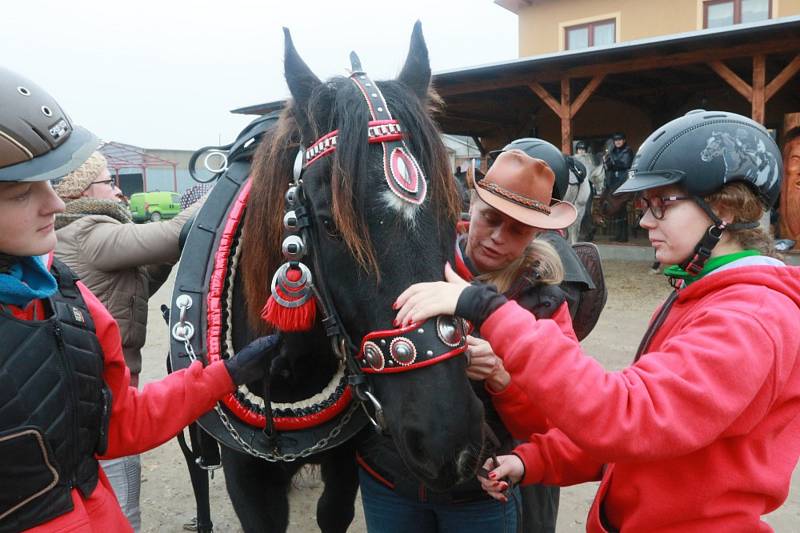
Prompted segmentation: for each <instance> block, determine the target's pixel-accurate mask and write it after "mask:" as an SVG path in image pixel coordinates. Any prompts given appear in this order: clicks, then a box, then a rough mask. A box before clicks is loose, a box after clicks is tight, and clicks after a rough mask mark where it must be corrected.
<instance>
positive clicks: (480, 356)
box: [467, 335, 511, 392]
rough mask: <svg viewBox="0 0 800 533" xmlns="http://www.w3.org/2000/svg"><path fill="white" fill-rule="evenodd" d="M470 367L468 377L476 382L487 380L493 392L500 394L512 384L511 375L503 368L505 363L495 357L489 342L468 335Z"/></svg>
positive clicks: (468, 367)
mask: <svg viewBox="0 0 800 533" xmlns="http://www.w3.org/2000/svg"><path fill="white" fill-rule="evenodd" d="M467 350H468V351H469V358H468V361H469V365H468V366H467V377H468V378H469V379H474V380H485V381H486V385H487V386H488V387H489V388H490V389H491V390H493V391H495V392H499V391H501V390H503V389H505V388H506V387H507V386H508V384H509V383H511V375H510V374H509V373H508V372H507V371H506V369H505V367H504V366H503V361H502V360H501V359H500V358H499V357H497V355H495V353H494V350H492V345H491V344H489V342H488V341H485V340H483V339H480V338H478V337H473V336H472V335H467Z"/></svg>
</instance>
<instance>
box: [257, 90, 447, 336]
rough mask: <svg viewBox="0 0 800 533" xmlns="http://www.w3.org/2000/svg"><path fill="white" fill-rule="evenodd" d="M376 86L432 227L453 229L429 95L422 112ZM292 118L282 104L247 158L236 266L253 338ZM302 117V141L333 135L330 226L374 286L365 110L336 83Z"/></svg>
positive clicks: (278, 218)
mask: <svg viewBox="0 0 800 533" xmlns="http://www.w3.org/2000/svg"><path fill="white" fill-rule="evenodd" d="M377 85H378V87H379V88H380V89H381V92H382V93H383V95H384V98H385V99H386V103H387V105H388V107H389V109H390V110H391V112H392V114H393V116H394V118H395V119H396V120H398V121H399V122H400V124H401V125H402V127H403V128H404V131H405V134H406V143H407V144H408V146H409V149H410V150H411V152H412V153H414V154H415V155H416V156H417V158H418V161H419V163H420V166H421V167H422V168H423V169H424V170H425V173H426V176H427V179H428V193H429V195H430V199H429V205H430V206H432V207H433V209H434V210H435V213H434V216H436V217H437V218H438V223H439V224H441V225H447V226H442V227H455V224H456V221H457V220H458V215H459V211H460V203H459V198H458V192H457V190H456V187H455V181H454V179H453V178H452V176H451V173H450V167H449V164H448V160H447V153H446V151H445V148H444V144H443V143H442V141H441V137H440V131H439V129H438V127H437V126H436V124H435V123H434V121H433V119H432V118H431V115H432V114H433V113H435V112H437V111H438V110H439V108H440V106H441V99H440V98H439V96H438V95H437V94H436V93H435V92H434V91H433V90H432V89H431V90H430V91H429V95H428V99H427V105H425V104H423V103H422V102H420V100H419V98H417V97H416V96H415V95H414V93H412V91H411V90H410V89H409V88H408V87H406V85H404V84H403V83H401V82H398V81H384V82H378V83H377ZM298 111H299V110H298V109H296V107H295V103H294V102H293V101H290V102H289V104H288V105H287V106H286V108H284V110H283V112H282V113H281V116H280V118H279V120H278V123H277V125H276V127H275V128H274V129H273V130H272V131H271V132H270V133H269V134H268V135H265V136H264V138H263V139H262V141H261V144H260V146H259V147H258V149H257V151H256V153H255V156H254V158H253V168H252V174H251V176H252V177H251V179H252V185H251V190H250V198H249V200H248V205H247V214H246V217H245V221H244V229H243V236H244V238H245V239H246V240H245V241H244V246H243V253H242V263H241V264H242V272H243V275H244V290H245V297H246V301H247V311H248V317H249V319H250V323H251V326H253V327H255V328H256V329H258V330H259V331H263V330H264V328H265V324H264V323H263V322H261V321H260V320H259V319H258V317H259V316H260V314H261V307H262V306H263V305H264V302H265V301H266V298H267V297H268V296H269V284H270V281H271V277H272V274H273V273H274V272H275V270H276V269H277V268H278V267H279V266H280V264H281V263H283V262H284V259H283V258H282V255H281V242H282V240H283V224H282V220H283V213H284V203H285V199H284V195H285V193H286V190H287V189H288V187H289V184H290V183H291V181H292V167H293V164H294V159H295V156H296V154H297V150H298V149H299V148H300V143H301V133H300V125H299V123H298V117H297V113H298ZM306 112H307V115H308V116H309V117H311V118H312V122H313V123H312V124H310V125H309V126H310V127H311V131H312V133H313V135H314V138H313V139H303V141H305V142H307V143H311V142H313V141H315V140H316V139H318V138H319V137H321V136H322V135H325V134H326V133H328V132H330V131H332V130H334V129H338V130H339V134H338V135H339V138H338V141H337V147H336V151H335V152H334V153H333V154H332V155H331V156H328V157H330V158H332V161H331V164H332V170H331V190H332V215H333V221H334V223H335V224H336V227H337V229H338V232H339V233H340V235H341V237H342V239H343V241H344V242H345V243H346V244H347V247H348V248H349V250H350V252H351V253H352V255H353V257H354V258H355V259H356V261H357V263H358V264H359V265H360V267H361V268H362V269H363V270H364V271H365V272H368V273H372V274H374V276H375V279H376V280H377V279H379V275H380V273H379V268H378V263H377V259H376V256H375V251H374V248H373V246H372V243H371V242H370V239H369V233H368V231H367V224H366V221H365V220H364V212H365V209H364V207H365V201H366V199H367V198H368V195H369V194H370V186H371V184H370V183H368V180H367V179H365V178H366V176H367V170H368V169H367V162H368V158H367V150H368V146H369V145H368V142H367V140H368V137H367V122H368V121H369V112H368V109H367V105H366V102H365V101H364V99H363V96H362V95H361V94H360V92H359V91H358V89H357V88H356V86H355V85H354V84H353V83H352V82H351V81H350V80H349V79H348V78H344V77H337V78H333V79H331V80H329V81H328V82H326V83H322V84H320V85H319V86H318V87H317V88H315V89H314V91H313V93H312V95H311V98H310V100H309V103H308V109H307V110H306ZM315 121H316V122H315ZM320 163H321V162H320ZM318 164H319V163H318ZM409 231H413V228H410V229H409Z"/></svg>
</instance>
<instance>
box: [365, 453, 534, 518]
mask: <svg viewBox="0 0 800 533" xmlns="http://www.w3.org/2000/svg"><path fill="white" fill-rule="evenodd" d="M358 476H359V482H360V486H361V502H362V504H363V506H364V518H365V519H366V522H367V531H368V532H369V533H408V532H409V531H412V532H414V533H448V532H452V533H516V531H517V507H518V506H519V505H520V496H519V488H517V487H514V489H512V492H511V493H509V496H511V497H509V502H508V503H505V504H504V503H502V502H499V501H497V500H492V499H488V498H487V499H482V500H477V501H473V502H463V503H435V504H434V503H430V502H420V501H416V500H412V499H409V498H405V497H403V496H400V495H398V494H396V493H395V492H394V491H393V490H391V489H389V488H388V487H386V486H385V485H383V484H382V483H380V482H379V481H377V480H375V478H373V477H372V476H370V475H369V474H368V473H367V472H365V471H364V470H363V469H361V468H359V472H358Z"/></svg>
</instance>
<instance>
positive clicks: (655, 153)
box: [614, 109, 783, 275]
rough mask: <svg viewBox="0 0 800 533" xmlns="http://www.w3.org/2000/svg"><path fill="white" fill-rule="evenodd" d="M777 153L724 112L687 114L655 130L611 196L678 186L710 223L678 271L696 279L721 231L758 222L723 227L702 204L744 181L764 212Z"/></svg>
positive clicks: (778, 167)
mask: <svg viewBox="0 0 800 533" xmlns="http://www.w3.org/2000/svg"><path fill="white" fill-rule="evenodd" d="M782 176H783V161H782V157H781V152H780V150H779V149H778V146H777V145H776V144H775V141H774V140H773V139H772V137H771V136H770V134H769V133H768V132H767V130H766V129H765V128H764V127H763V126H762V125H761V124H758V123H757V122H755V121H753V120H751V119H749V118H747V117H743V116H741V115H737V114H735V113H728V112H725V111H705V110H702V109H698V110H694V111H689V112H688V113H686V115H684V116H682V117H680V118H677V119H675V120H673V121H671V122H668V123H667V124H665V125H664V126H662V127H660V128H658V129H657V130H656V131H654V132H653V133H652V134H651V135H650V136H649V137H648V138H647V139H645V141H644V142H643V143H642V145H641V147H640V148H639V151H638V152H637V153H636V157H634V159H633V164H632V166H631V169H630V172H629V174H628V179H627V180H626V181H625V183H623V184H622V185H621V186H620V187H619V188H618V189H617V190H616V191H614V194H622V193H628V192H641V191H646V190H648V189H654V188H656V187H663V186H665V185H672V184H675V185H679V186H681V187H683V188H685V189H686V191H687V192H688V193H689V195H691V197H692V199H693V200H694V201H695V203H697V205H699V206H700V207H701V208H702V209H703V211H705V212H706V214H708V216H709V218H710V219H711V220H712V221H713V225H712V226H710V227H709V228H708V231H707V232H706V235H705V236H704V237H703V239H701V241H700V242H699V243H698V244H697V247H696V248H695V254H694V256H693V257H689V258H687V259H686V260H685V261H684V262H683V263H682V265H681V266H682V267H683V268H684V269H686V270H687V271H688V272H690V273H691V274H695V275H696V274H697V273H699V272H700V270H701V269H702V267H703V265H704V264H705V261H706V259H708V257H709V256H710V254H711V251H712V250H713V248H714V246H716V244H717V242H719V239H720V237H721V236H722V232H723V231H724V230H725V229H745V228H754V227H757V226H758V223H757V222H744V223H737V224H730V225H726V224H725V223H724V222H723V221H722V220H721V219H720V218H719V216H717V214H716V213H714V211H713V210H712V209H711V207H710V206H709V205H708V204H707V203H706V201H705V200H704V199H703V198H704V197H705V196H708V195H710V194H713V193H715V192H717V191H719V190H720V189H721V188H722V187H723V186H724V185H726V184H728V183H735V182H744V183H747V184H748V185H749V186H750V187H751V188H752V189H753V191H754V192H756V193H757V194H758V196H759V198H760V199H761V201H762V202H763V203H764V206H765V207H766V208H767V209H769V208H771V207H772V206H773V205H774V204H775V200H776V199H777V197H778V193H779V192H780V188H781V177H782Z"/></svg>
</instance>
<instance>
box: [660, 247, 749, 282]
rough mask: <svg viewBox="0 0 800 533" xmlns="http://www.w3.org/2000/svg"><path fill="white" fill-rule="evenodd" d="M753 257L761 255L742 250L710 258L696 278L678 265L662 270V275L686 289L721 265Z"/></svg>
mask: <svg viewBox="0 0 800 533" xmlns="http://www.w3.org/2000/svg"><path fill="white" fill-rule="evenodd" d="M754 255H761V252H759V251H758V250H742V251H741V252H735V253H732V254H725V255H720V256H719V257H712V258H711V259H709V260H708V261H706V264H705V265H704V266H703V270H701V271H700V273H699V274H697V275H696V276H692V275H691V274H689V273H688V272H686V271H685V270H684V269H682V268H681V267H680V266H678V265H672V266H669V267H667V268H665V269H664V275H665V276H667V277H669V278H673V279H681V280H683V281H684V287H686V286H688V285H690V284H691V283H694V282H695V281H697V280H698V279H700V278H702V277H703V276H705V275H706V274H708V273H709V272H712V271H714V270H716V269H718V268H719V267H721V266H723V265H727V264H728V263H733V262H734V261H736V260H737V259H741V258H743V257H751V256H754Z"/></svg>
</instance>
